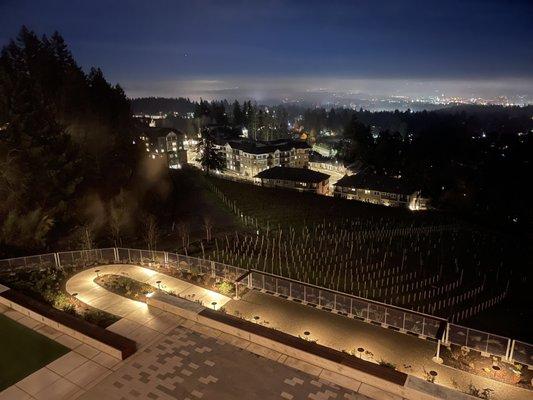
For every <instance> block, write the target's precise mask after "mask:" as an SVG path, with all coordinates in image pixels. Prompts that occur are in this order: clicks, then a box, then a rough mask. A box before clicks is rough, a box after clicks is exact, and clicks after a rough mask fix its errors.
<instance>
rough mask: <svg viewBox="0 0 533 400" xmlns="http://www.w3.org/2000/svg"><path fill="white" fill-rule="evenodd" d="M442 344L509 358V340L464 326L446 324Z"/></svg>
mask: <svg viewBox="0 0 533 400" xmlns="http://www.w3.org/2000/svg"><path fill="white" fill-rule="evenodd" d="M444 342H445V343H453V344H456V345H458V346H466V347H469V348H471V349H474V350H478V351H481V352H483V353H489V354H492V355H495V356H499V357H502V358H504V359H506V360H508V359H510V356H511V354H510V353H511V339H509V338H506V337H503V336H498V335H494V334H492V333H487V332H482V331H478V330H476V329H472V328H467V327H465V326H460V325H455V324H448V328H447V330H446V337H445V340H444ZM531 350H533V349H531ZM531 356H532V357H533V351H532V352H531ZM530 362H531V361H530Z"/></svg>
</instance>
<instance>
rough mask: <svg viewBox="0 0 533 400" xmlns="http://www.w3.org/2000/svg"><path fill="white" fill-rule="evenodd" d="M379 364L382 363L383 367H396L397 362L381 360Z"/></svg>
mask: <svg viewBox="0 0 533 400" xmlns="http://www.w3.org/2000/svg"><path fill="white" fill-rule="evenodd" d="M379 365H381V366H382V367H386V368H391V369H396V364H393V363H391V362H388V361H384V360H381V361H380V362H379Z"/></svg>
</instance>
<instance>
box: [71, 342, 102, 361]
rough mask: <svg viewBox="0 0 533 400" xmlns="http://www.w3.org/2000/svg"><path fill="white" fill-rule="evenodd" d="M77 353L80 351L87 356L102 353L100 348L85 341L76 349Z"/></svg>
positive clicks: (91, 356) (90, 356)
mask: <svg viewBox="0 0 533 400" xmlns="http://www.w3.org/2000/svg"><path fill="white" fill-rule="evenodd" d="M74 351H75V352H76V353H80V354H81V355H82V356H84V357H86V358H89V359H90V358H93V357H94V356H96V355H97V354H98V353H100V350H98V349H95V348H94V347H92V346H89V345H88V344H85V343H83V344H82V345H81V346H78V347H76V348H75V349H74Z"/></svg>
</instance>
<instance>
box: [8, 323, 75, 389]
mask: <svg viewBox="0 0 533 400" xmlns="http://www.w3.org/2000/svg"><path fill="white" fill-rule="evenodd" d="M69 351H70V350H69V349H68V348H67V347H65V346H63V345H61V344H59V343H57V342H54V341H53V340H51V339H49V338H47V337H46V336H43V335H41V334H39V333H37V332H35V331H33V330H31V329H30V328H27V327H25V326H24V325H21V324H19V323H17V322H15V321H13V320H12V319H10V318H8V317H6V316H5V315H0V357H1V361H0V391H2V390H4V389H6V388H8V387H9V386H11V385H13V384H14V383H16V382H18V381H20V380H21V379H23V378H25V377H26V376H28V375H30V374H31V373H33V372H35V371H37V370H38V369H40V368H42V367H44V366H45V365H47V364H48V363H50V362H52V361H54V360H55V359H57V358H59V357H61V356H62V355H64V354H66V353H68V352H69Z"/></svg>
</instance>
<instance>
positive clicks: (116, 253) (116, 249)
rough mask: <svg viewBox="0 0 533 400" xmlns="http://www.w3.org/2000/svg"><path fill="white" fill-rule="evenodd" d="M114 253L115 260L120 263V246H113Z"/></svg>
mask: <svg viewBox="0 0 533 400" xmlns="http://www.w3.org/2000/svg"><path fill="white" fill-rule="evenodd" d="M113 255H114V256H115V262H116V263H118V262H119V261H120V258H119V256H118V248H117V247H113Z"/></svg>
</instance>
